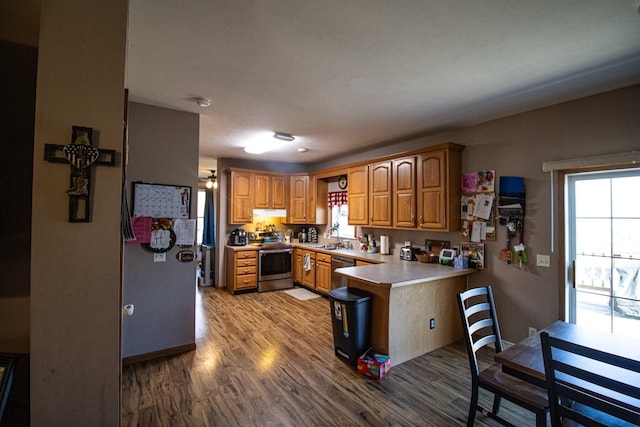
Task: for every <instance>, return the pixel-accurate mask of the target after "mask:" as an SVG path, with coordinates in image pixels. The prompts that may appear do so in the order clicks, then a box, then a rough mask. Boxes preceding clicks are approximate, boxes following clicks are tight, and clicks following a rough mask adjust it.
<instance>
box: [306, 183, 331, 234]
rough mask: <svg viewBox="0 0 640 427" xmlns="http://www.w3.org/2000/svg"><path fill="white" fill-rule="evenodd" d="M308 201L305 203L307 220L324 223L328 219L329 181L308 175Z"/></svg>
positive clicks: (310, 222) (311, 222) (313, 222)
mask: <svg viewBox="0 0 640 427" xmlns="http://www.w3.org/2000/svg"><path fill="white" fill-rule="evenodd" d="M308 196H309V203H307V221H308V223H309V224H326V223H327V222H328V221H329V198H328V196H329V182H328V181H323V180H320V179H318V177H317V176H315V175H311V176H310V177H309V187H308Z"/></svg>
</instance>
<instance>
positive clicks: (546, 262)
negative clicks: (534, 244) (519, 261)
mask: <svg viewBox="0 0 640 427" xmlns="http://www.w3.org/2000/svg"><path fill="white" fill-rule="evenodd" d="M536 265H537V266H538V267H551V256H549V255H537V258H536Z"/></svg>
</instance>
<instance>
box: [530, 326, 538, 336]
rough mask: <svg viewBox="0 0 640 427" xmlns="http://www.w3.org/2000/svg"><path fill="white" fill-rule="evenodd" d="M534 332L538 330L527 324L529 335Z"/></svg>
mask: <svg viewBox="0 0 640 427" xmlns="http://www.w3.org/2000/svg"><path fill="white" fill-rule="evenodd" d="M536 332H538V330H537V329H536V328H532V327H531V326H529V336H531V335H533V334H535V333H536Z"/></svg>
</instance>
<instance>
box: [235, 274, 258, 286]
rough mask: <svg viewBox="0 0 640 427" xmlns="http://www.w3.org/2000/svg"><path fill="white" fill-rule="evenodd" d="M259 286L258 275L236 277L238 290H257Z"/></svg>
mask: <svg viewBox="0 0 640 427" xmlns="http://www.w3.org/2000/svg"><path fill="white" fill-rule="evenodd" d="M257 286H258V275H257V274H243V275H241V276H236V289H247V288H255V287H257Z"/></svg>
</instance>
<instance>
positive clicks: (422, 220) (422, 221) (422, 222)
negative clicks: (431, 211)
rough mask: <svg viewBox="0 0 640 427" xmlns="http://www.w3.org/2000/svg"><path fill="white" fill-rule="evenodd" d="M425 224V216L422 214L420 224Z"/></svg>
mask: <svg viewBox="0 0 640 427" xmlns="http://www.w3.org/2000/svg"><path fill="white" fill-rule="evenodd" d="M422 224H424V217H423V216H422V215H420V225H422Z"/></svg>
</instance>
